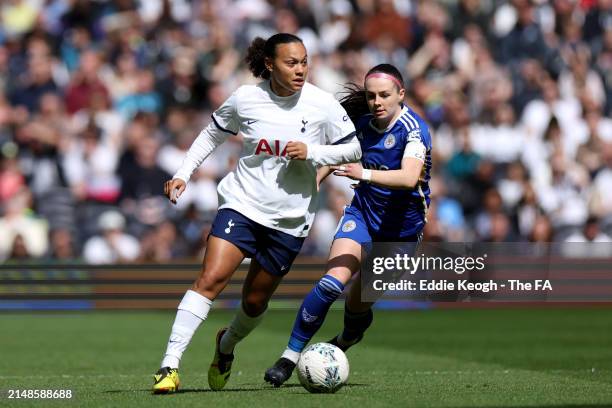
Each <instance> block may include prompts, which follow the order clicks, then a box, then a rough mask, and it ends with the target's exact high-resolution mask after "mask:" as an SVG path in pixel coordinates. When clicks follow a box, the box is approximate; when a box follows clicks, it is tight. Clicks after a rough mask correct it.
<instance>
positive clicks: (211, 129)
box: [173, 117, 231, 183]
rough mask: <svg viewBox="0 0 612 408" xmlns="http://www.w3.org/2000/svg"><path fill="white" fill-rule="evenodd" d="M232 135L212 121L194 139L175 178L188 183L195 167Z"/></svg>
mask: <svg viewBox="0 0 612 408" xmlns="http://www.w3.org/2000/svg"><path fill="white" fill-rule="evenodd" d="M213 119H214V117H213ZM230 135H231V133H229V132H227V131H224V130H221V129H220V128H219V127H218V126H217V125H216V124H215V123H214V122H213V123H210V124H209V125H208V126H207V127H205V128H204V129H203V130H202V131H201V132H200V134H199V135H198V137H197V138H196V139H195V140H194V141H193V143H192V145H191V147H190V148H189V150H188V151H187V154H186V155H185V158H184V159H183V164H182V165H181V167H180V168H179V169H178V170H177V172H176V173H175V174H174V177H173V178H178V179H181V180H183V181H184V182H185V183H187V182H188V181H189V179H190V178H191V175H192V174H193V172H194V171H195V169H197V168H198V167H200V164H202V162H203V161H204V159H206V158H207V157H208V156H209V155H210V154H211V153H212V151H213V150H215V148H216V147H217V146H219V145H220V144H221V143H223V142H225V141H226V140H227V138H228V137H229V136H230Z"/></svg>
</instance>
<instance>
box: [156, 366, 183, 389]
mask: <svg viewBox="0 0 612 408" xmlns="http://www.w3.org/2000/svg"><path fill="white" fill-rule="evenodd" d="M153 379H154V380H155V383H154V384H153V394H170V393H173V392H176V391H178V388H179V373H178V368H170V367H162V368H160V369H159V371H157V373H155V375H154V376H153Z"/></svg>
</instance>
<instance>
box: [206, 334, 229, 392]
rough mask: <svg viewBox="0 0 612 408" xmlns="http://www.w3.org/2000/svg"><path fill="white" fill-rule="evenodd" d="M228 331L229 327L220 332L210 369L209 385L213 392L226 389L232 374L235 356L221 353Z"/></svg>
mask: <svg viewBox="0 0 612 408" xmlns="http://www.w3.org/2000/svg"><path fill="white" fill-rule="evenodd" d="M226 331H227V327H225V328H223V329H221V330H219V332H218V333H217V342H216V343H217V345H216V347H215V357H214V358H213V361H212V363H211V364H210V368H209V369H208V385H209V386H210V389H211V390H213V391H219V390H221V389H223V387H225V384H227V381H228V380H229V377H230V374H231V373H232V362H233V361H234V354H223V353H221V351H219V345H220V343H221V337H223V334H224V333H225V332H226Z"/></svg>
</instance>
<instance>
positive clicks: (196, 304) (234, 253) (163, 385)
mask: <svg viewBox="0 0 612 408" xmlns="http://www.w3.org/2000/svg"><path fill="white" fill-rule="evenodd" d="M244 257H245V255H244V253H243V251H242V250H241V249H240V248H238V247H237V246H236V245H234V244H233V243H231V242H229V241H226V240H224V239H222V238H218V237H215V236H212V235H211V236H210V237H209V239H208V245H207V247H206V253H205V254H204V261H203V263H202V269H201V272H200V275H199V276H198V278H197V279H196V281H195V282H194V284H193V286H192V287H191V289H189V290H188V291H187V293H185V296H184V297H183V300H182V301H181V303H180V304H179V306H178V310H177V312H176V318H175V320H174V324H173V325H172V331H171V333H170V338H169V340H168V346H167V348H166V353H165V355H164V358H163V360H162V363H161V368H160V369H159V371H158V372H157V373H156V374H155V375H154V381H155V382H154V384H153V392H154V393H156V394H166V393H172V392H175V391H176V390H177V389H178V387H179V376H178V367H179V362H180V359H181V357H182V355H183V353H184V351H185V349H186V348H187V346H188V345H189V342H190V341H191V338H192V337H193V335H194V333H195V332H196V330H197V329H198V327H199V326H200V324H201V323H202V322H203V321H204V320H205V319H206V317H207V316H208V311H209V310H210V306H211V303H212V301H213V300H214V299H215V298H216V297H217V295H218V294H219V293H220V292H221V291H222V290H223V288H224V287H225V286H226V285H227V283H228V282H229V279H230V278H231V276H232V274H233V273H234V271H235V270H236V269H237V268H238V266H240V263H241V262H242V260H243V259H244Z"/></svg>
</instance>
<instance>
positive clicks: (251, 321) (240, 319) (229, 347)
mask: <svg viewBox="0 0 612 408" xmlns="http://www.w3.org/2000/svg"><path fill="white" fill-rule="evenodd" d="M265 314H266V312H265V311H264V312H263V313H262V314H260V315H259V316H255V317H251V316H248V315H247V314H246V313H245V312H244V309H243V307H242V304H241V305H240V307H239V308H238V311H237V312H236V316H234V320H232V323H230V326H229V329H228V330H227V331H226V332H225V334H224V335H223V337H221V342H220V347H219V350H220V351H221V353H223V354H231V353H232V352H233V351H234V347H236V344H238V342H239V341H240V340H242V339H244V338H245V337H246V336H248V334H249V333H250V332H251V331H252V330H253V329H254V328H256V327H257V326H259V323H261V321H262V320H263V317H264V315H265Z"/></svg>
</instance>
